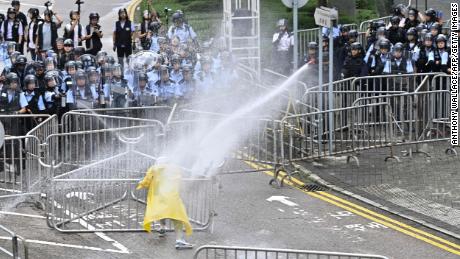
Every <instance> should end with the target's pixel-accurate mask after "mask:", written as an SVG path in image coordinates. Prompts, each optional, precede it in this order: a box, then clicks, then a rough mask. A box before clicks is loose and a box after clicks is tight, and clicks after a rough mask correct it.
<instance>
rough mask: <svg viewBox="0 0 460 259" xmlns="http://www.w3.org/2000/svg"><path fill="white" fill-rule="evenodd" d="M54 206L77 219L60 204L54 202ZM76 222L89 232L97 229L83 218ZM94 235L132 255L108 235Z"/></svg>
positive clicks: (97, 233) (99, 233)
mask: <svg viewBox="0 0 460 259" xmlns="http://www.w3.org/2000/svg"><path fill="white" fill-rule="evenodd" d="M54 206H55V207H56V208H58V209H62V210H63V211H64V213H65V214H66V215H67V216H69V217H71V218H76V217H77V216H76V215H75V214H74V213H72V212H70V211H69V210H67V209H64V208H62V205H60V204H59V203H57V202H56V201H54ZM76 221H77V222H78V223H80V225H82V226H83V227H85V228H87V229H88V230H95V229H96V228H95V227H94V226H92V225H90V224H88V222H86V221H85V220H84V219H82V218H79V219H78V220H76ZM94 234H95V235H96V236H98V237H100V238H102V239H103V240H105V241H108V242H111V243H112V245H113V246H114V247H116V248H118V249H120V251H121V252H123V253H127V254H129V253H130V252H129V250H128V248H126V247H125V246H124V245H122V244H120V243H119V242H118V241H116V240H114V239H112V238H110V237H109V236H107V235H106V234H104V233H102V232H95V233H94Z"/></svg>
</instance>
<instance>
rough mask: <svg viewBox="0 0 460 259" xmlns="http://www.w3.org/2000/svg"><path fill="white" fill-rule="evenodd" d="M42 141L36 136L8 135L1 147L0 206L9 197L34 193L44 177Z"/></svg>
mask: <svg viewBox="0 0 460 259" xmlns="http://www.w3.org/2000/svg"><path fill="white" fill-rule="evenodd" d="M39 144H40V141H39V140H38V138H36V137H35V136H22V137H6V138H5V139H4V144H3V147H2V148H0V206H2V207H3V206H6V205H5V204H4V202H7V201H8V199H10V198H14V197H18V196H25V195H31V194H33V190H34V187H37V188H38V187H39V186H36V185H37V184H38V183H39V182H40V179H41V177H42V171H41V168H40V166H38V159H39V158H40V155H41V152H40V145H39Z"/></svg>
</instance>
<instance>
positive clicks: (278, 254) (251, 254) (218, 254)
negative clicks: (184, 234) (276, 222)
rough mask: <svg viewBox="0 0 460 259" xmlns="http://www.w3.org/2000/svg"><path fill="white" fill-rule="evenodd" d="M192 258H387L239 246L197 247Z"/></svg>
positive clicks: (382, 257)
mask: <svg viewBox="0 0 460 259" xmlns="http://www.w3.org/2000/svg"><path fill="white" fill-rule="evenodd" d="M193 258H194V259H230V258H232V259H233V258H238V259H255V258H257V259H290V258H295V259H319V258H321V259H388V258H387V257H385V256H380V255H370V254H354V253H339V252H325V251H312V250H294V249H274V248H254V247H239V246H213V245H206V246H201V247H199V248H198V249H197V250H196V251H195V254H194V256H193Z"/></svg>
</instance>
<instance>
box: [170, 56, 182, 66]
mask: <svg viewBox="0 0 460 259" xmlns="http://www.w3.org/2000/svg"><path fill="white" fill-rule="evenodd" d="M175 63H179V64H180V56H179V54H173V55H172V56H171V64H175Z"/></svg>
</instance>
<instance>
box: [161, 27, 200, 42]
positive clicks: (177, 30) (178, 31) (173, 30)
mask: <svg viewBox="0 0 460 259" xmlns="http://www.w3.org/2000/svg"><path fill="white" fill-rule="evenodd" d="M175 36H177V37H178V38H179V41H180V43H187V41H188V40H189V39H191V40H195V39H196V33H195V31H194V30H193V28H192V27H191V26H190V25H188V24H185V23H183V24H182V26H174V25H173V26H171V27H169V30H168V38H169V39H172V38H174V37H175Z"/></svg>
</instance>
